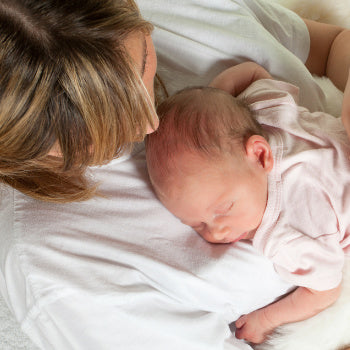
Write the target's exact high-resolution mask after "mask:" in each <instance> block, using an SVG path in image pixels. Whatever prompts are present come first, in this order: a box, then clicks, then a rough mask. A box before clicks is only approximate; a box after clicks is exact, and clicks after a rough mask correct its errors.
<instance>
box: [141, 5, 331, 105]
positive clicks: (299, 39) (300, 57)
mask: <svg viewBox="0 0 350 350" xmlns="http://www.w3.org/2000/svg"><path fill="white" fill-rule="evenodd" d="M138 4H139V6H140V8H141V12H142V14H143V15H144V17H145V18H147V19H148V20H150V21H151V22H153V23H154V24H155V30H154V33H153V38H154V41H155V44H156V50H157V57H158V63H159V64H158V66H159V69H158V71H159V73H160V76H161V77H162V78H163V79H164V80H165V81H166V86H167V88H168V89H169V92H170V93H173V92H175V91H176V90H178V89H180V88H183V87H185V86H188V85H208V83H209V82H210V81H211V79H212V78H214V77H215V76H216V75H217V74H218V73H220V72H221V71H223V70H224V69H226V68H229V67H231V66H233V65H235V64H237V63H241V62H244V61H247V60H250V61H255V62H256V63H258V64H260V65H261V66H263V67H265V69H267V70H268V71H269V72H270V73H271V74H272V75H273V77H274V78H275V79H278V80H284V81H288V82H290V83H292V84H294V85H296V86H298V87H300V102H299V103H300V105H302V106H304V107H307V108H308V109H309V110H310V111H321V110H322V111H323V110H325V108H326V106H325V96H324V94H323V92H322V90H321V89H320V88H319V86H318V85H317V84H316V83H315V81H314V79H313V77H312V75H311V74H310V72H309V71H308V70H307V68H306V67H305V65H304V62H305V61H306V59H307V57H308V54H309V48H310V38H309V33H308V31H307V27H306V25H305V23H304V22H303V21H302V19H301V18H300V17H298V16H297V15H296V14H295V13H293V12H291V11H287V10H286V9H285V8H283V7H281V6H279V5H278V4H276V3H274V2H273V1H268V0H197V1H195V0H176V1H172V0H152V1H150V0H138ZM281 43H282V45H281ZM169 52H171V54H169ZM292 53H293V54H292Z"/></svg>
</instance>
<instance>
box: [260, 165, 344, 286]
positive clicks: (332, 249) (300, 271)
mask: <svg viewBox="0 0 350 350" xmlns="http://www.w3.org/2000/svg"><path fill="white" fill-rule="evenodd" d="M296 168H297V166H296ZM297 170H298V169H296V170H295V171H297ZM291 172H293V169H292V170H291ZM303 177H304V178H303ZM292 179H294V182H292V181H293V180H292ZM287 183H288V184H289V185H288V187H287V185H286V184H287ZM285 187H287V188H285V189H284V192H287V193H288V195H287V196H285V197H284V199H283V201H284V204H283V205H282V206H283V208H284V209H283V210H281V211H280V214H279V216H278V218H277V220H276V222H275V223H274V224H273V225H272V226H271V227H270V228H269V230H268V232H266V233H265V234H260V237H259V235H258V237H257V244H259V245H260V247H262V249H261V250H262V251H263V253H264V255H266V256H267V257H268V258H269V259H271V260H272V262H273V264H274V267H275V270H276V272H277V273H278V274H279V275H280V276H281V277H282V279H284V280H286V281H288V282H290V283H293V284H295V285H297V286H303V287H307V288H311V289H315V290H320V291H321V290H329V289H332V288H335V287H337V286H338V285H339V284H340V283H341V280H342V269H343V265H344V252H343V249H342V247H341V244H340V242H341V233H340V231H341V229H340V227H339V222H338V219H337V215H336V211H335V208H334V206H333V203H332V201H331V199H330V198H329V196H328V195H327V192H326V191H324V190H323V189H320V188H321V185H320V184H319V183H317V180H316V178H315V176H314V178H312V177H310V176H309V174H303V175H302V174H301V173H300V174H299V175H297V173H296V172H294V173H293V174H291V178H290V181H285ZM254 239H255V238H254Z"/></svg>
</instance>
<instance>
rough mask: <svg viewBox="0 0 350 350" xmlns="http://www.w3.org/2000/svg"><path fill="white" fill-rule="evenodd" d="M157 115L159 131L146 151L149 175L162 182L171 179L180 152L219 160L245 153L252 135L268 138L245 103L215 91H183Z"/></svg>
mask: <svg viewBox="0 0 350 350" xmlns="http://www.w3.org/2000/svg"><path fill="white" fill-rule="evenodd" d="M157 111H158V115H159V128H158V129H157V130H156V131H155V132H153V133H152V134H150V135H147V137H146V151H147V164H148V168H149V171H150V173H151V174H152V176H157V178H159V180H161V179H164V180H165V179H167V178H168V177H169V175H170V172H171V171H172V170H174V166H175V167H176V163H175V162H174V159H176V156H177V155H178V154H179V152H184V151H185V152H187V151H190V152H197V153H200V154H201V155H202V156H203V157H208V158H211V159H217V158H218V157H221V156H222V155H223V154H230V155H232V154H233V152H235V153H237V152H242V151H243V149H244V146H245V142H246V140H247V139H248V138H249V137H250V136H252V135H261V136H265V135H264V132H263V129H262V127H261V125H260V124H259V123H258V122H257V121H256V119H255V118H254V116H253V114H252V113H251V111H250V110H249V108H248V106H247V105H246V103H245V102H244V101H242V100H240V99H238V98H235V97H233V96H231V95H230V94H228V93H227V92H225V91H222V90H219V89H216V88H212V87H190V88H186V89H184V90H181V91H179V92H178V93H176V94H175V95H173V96H172V97H170V98H168V99H167V100H165V101H164V102H163V103H162V104H160V105H159V107H158V110H157ZM155 174H157V175H155ZM152 176H151V177H152Z"/></svg>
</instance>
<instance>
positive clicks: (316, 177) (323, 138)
mask: <svg viewBox="0 0 350 350" xmlns="http://www.w3.org/2000/svg"><path fill="white" fill-rule="evenodd" d="M298 91H299V90H298V88H297V87H295V86H293V85H291V84H288V83H285V82H280V81H274V80H268V79H264V80H258V81H256V82H255V83H253V84H252V85H251V86H249V87H248V88H247V89H246V90H245V91H244V92H243V93H242V95H241V96H244V97H245V98H246V100H247V101H248V103H249V105H250V107H251V109H252V111H253V113H254V114H256V117H257V120H258V121H259V122H260V123H261V124H262V125H263V127H264V129H265V130H266V131H267V133H268V135H269V143H270V146H271V148H272V151H273V154H274V167H273V170H272V171H271V173H270V174H269V179H268V202H267V207H266V211H265V213H264V217H263V219H262V222H261V225H260V226H259V228H258V229H257V231H256V234H255V237H254V239H253V246H254V247H255V248H256V249H257V250H258V251H259V252H261V253H262V254H264V255H265V256H266V257H267V258H269V259H270V260H272V262H273V263H274V266H275V269H276V271H277V272H278V273H279V274H280V275H281V277H282V278H283V279H285V280H287V281H289V282H291V283H293V284H295V285H297V286H304V287H307V288H312V289H315V290H328V289H332V288H335V287H336V286H338V284H339V283H340V282H341V279H342V268H343V264H344V254H346V253H348V254H349V253H350V160H349V156H350V142H349V140H348V137H347V134H346V132H345V130H344V128H343V125H342V123H341V120H340V118H335V117H333V116H331V115H328V114H325V113H321V112H315V113H310V112H309V111H308V110H307V109H305V108H302V107H299V106H298V104H297V103H298Z"/></svg>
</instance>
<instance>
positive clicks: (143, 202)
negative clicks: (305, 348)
mask: <svg viewBox="0 0 350 350" xmlns="http://www.w3.org/2000/svg"><path fill="white" fill-rule="evenodd" d="M138 4H139V5H140V7H141V9H142V12H143V14H144V15H145V16H146V17H147V18H150V19H152V21H153V22H154V23H155V25H156V29H155V32H154V39H155V44H156V47H157V49H158V54H159V57H160V60H159V62H160V65H159V68H160V73H161V75H162V77H163V79H164V80H165V82H166V84H167V85H168V86H169V85H172V84H173V85H172V86H173V88H178V87H182V86H186V85H188V84H190V83H191V84H192V83H195V84H198V83H207V81H208V80H210V79H211V78H212V77H213V75H215V74H216V73H217V72H218V71H220V70H222V69H223V68H225V67H227V66H228V65H231V64H232V63H233V62H240V61H242V60H245V59H256V60H257V61H258V62H260V63H262V64H263V65H264V66H265V67H267V68H268V69H270V70H272V71H273V72H274V74H275V76H277V77H279V78H280V79H283V78H285V79H288V80H291V81H293V82H295V80H294V78H296V77H298V83H302V82H303V81H305V82H307V83H305V84H306V85H304V86H306V89H305V91H309V92H310V93H311V90H312V91H314V90H313V89H315V91H317V92H316V95H315V96H314V98H312V99H311V100H312V101H318V102H319V99H318V98H317V97H318V94H319V90H317V88H316V86H315V84H314V83H313V81H312V78H311V76H310V75H309V74H308V73H307V71H306V69H305V68H304V67H303V65H302V63H301V61H299V59H297V58H295V57H294V56H293V55H292V54H291V53H290V52H289V51H288V50H287V49H285V48H284V47H283V46H282V45H280V44H279V43H278V41H277V39H279V40H281V41H282V42H283V43H284V45H286V46H287V47H288V48H289V49H290V50H292V51H293V52H295V53H296V54H297V55H298V56H299V57H300V58H301V59H302V60H305V58H306V57H307V54H308V48H309V38H308V33H307V30H306V27H305V25H304V23H303V22H302V21H301V20H300V19H299V18H297V17H296V16H295V15H293V14H292V13H290V12H289V11H286V10H284V9H282V8H280V7H277V6H276V7H275V6H272V5H268V4H265V5H264V6H266V10H265V9H264V8H263V7H261V5H260V3H258V2H254V1H251V0H249V1H248V0H247V1H229V0H211V1H209V0H207V1H205V0H200V1H198V0H186V1H185V0H177V1H173V0H139V1H138ZM278 21H280V24H278ZM265 27H266V28H270V31H271V32H272V35H270V34H269V33H268V31H267V30H265V29H264V28H265ZM229 43H231V44H232V45H229ZM297 43H298V44H297ZM259 47H260V49H259ZM258 58H259V60H258ZM166 68H167V69H168V70H169V71H168V72H167V73H166V74H165V72H164V69H166ZM180 72H181V73H182V74H181V75H180ZM310 102H311V101H310ZM318 102H317V103H316V102H315V103H316V104H318ZM90 173H91V177H92V178H94V179H95V180H96V181H98V182H101V186H100V191H101V192H102V193H103V194H105V197H96V198H95V199H93V200H89V201H86V202H83V203H73V204H48V203H42V202H39V201H35V200H33V199H30V198H28V197H26V196H24V195H22V194H21V193H18V192H17V191H13V190H12V189H9V188H2V189H1V202H0V223H1V224H0V268H1V274H0V290H1V292H2V294H3V296H4V297H5V299H6V301H7V303H8V305H9V306H10V308H11V309H12V311H13V313H14V315H15V316H16V318H17V320H18V321H19V323H20V324H21V327H22V329H23V330H24V331H25V332H26V333H27V334H28V335H29V336H30V337H31V339H32V340H33V341H34V342H35V343H36V344H37V345H38V346H40V347H41V348H42V349H45V350H49V349H57V350H62V349H64V350H69V349H78V350H89V349H91V350H96V349H99V350H115V349H127V350H139V349H144V350H147V349H150V350H151V349H152V350H163V349H167V350H178V349H186V350H197V349H198V350H206V349H208V350H219V349H226V350H232V349H249V348H250V347H249V346H248V345H247V344H244V343H243V342H240V341H238V340H236V339H235V338H234V336H233V335H232V334H231V332H230V330H229V327H228V324H229V323H230V322H232V321H234V320H235V319H236V318H237V317H238V316H240V315H241V314H243V313H247V312H250V311H252V310H254V309H256V308H259V307H261V306H263V305H265V304H267V303H270V302H272V301H273V300H275V298H276V297H278V296H279V295H281V294H283V293H285V292H287V291H289V290H290V288H291V287H292V286H291V285H290V284H288V283H285V282H283V281H282V279H280V277H279V276H278V275H277V274H276V273H275V271H274V269H273V265H272V263H271V262H270V261H269V260H268V259H266V258H264V257H262V256H261V255H259V254H256V251H255V249H254V248H253V247H252V245H250V244H248V243H238V244H236V245H235V247H234V248H232V247H231V246H226V245H224V246H220V245H211V244H209V243H206V242H204V241H203V240H202V239H201V238H200V237H198V236H197V235H196V234H195V233H194V232H193V231H191V229H190V228H188V227H186V226H184V225H182V224H181V223H180V222H179V221H178V220H177V219H175V218H174V217H173V216H172V215H171V214H170V213H169V212H167V210H165V209H164V208H163V207H162V205H161V204H160V203H159V202H158V201H157V200H156V198H155V196H154V194H153V192H152V190H151V186H150V184H149V181H148V176H147V171H146V162H145V155H144V150H143V146H142V145H140V146H139V147H137V149H136V150H135V151H134V153H133V154H132V155H130V156H125V157H123V158H120V159H117V160H114V161H112V162H111V163H110V164H107V165H105V166H101V167H96V168H92V169H90Z"/></svg>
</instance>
